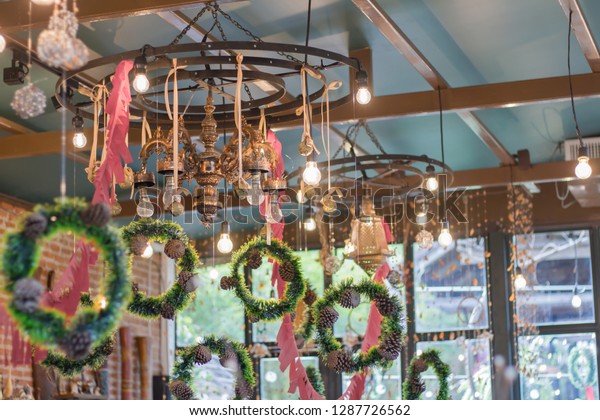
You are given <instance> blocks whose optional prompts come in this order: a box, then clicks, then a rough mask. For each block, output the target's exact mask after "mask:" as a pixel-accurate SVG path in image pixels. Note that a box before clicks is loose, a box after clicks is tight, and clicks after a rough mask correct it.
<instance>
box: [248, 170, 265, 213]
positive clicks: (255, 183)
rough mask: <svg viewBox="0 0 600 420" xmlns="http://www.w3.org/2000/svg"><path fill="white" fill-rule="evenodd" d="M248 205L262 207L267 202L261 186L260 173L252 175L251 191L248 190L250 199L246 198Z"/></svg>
mask: <svg viewBox="0 0 600 420" xmlns="http://www.w3.org/2000/svg"><path fill="white" fill-rule="evenodd" d="M246 200H248V203H249V204H250V205H251V206H260V205H261V204H262V203H263V201H265V194H264V192H263V190H262V187H261V185H260V173H256V174H252V179H251V181H250V189H249V190H248V197H246Z"/></svg>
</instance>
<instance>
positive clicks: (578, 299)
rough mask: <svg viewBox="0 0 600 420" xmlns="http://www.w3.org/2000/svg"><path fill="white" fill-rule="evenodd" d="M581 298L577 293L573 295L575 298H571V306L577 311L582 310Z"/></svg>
mask: <svg viewBox="0 0 600 420" xmlns="http://www.w3.org/2000/svg"><path fill="white" fill-rule="evenodd" d="M581 303H582V302H581V296H579V295H578V294H577V293H575V294H573V297H572V298H571V306H572V307H573V308H575V309H579V308H581Z"/></svg>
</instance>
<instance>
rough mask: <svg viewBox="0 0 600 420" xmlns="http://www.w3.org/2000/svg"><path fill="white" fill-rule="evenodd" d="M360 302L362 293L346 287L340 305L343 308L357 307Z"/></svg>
mask: <svg viewBox="0 0 600 420" xmlns="http://www.w3.org/2000/svg"><path fill="white" fill-rule="evenodd" d="M359 304H360V295H359V294H358V292H357V291H356V290H354V289H346V290H344V291H343V292H342V295H341V296H340V305H341V306H342V307H343V308H356V307H357V306H358V305H359Z"/></svg>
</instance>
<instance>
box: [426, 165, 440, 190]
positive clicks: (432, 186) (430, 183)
mask: <svg viewBox="0 0 600 420" xmlns="http://www.w3.org/2000/svg"><path fill="white" fill-rule="evenodd" d="M425 172H426V173H427V179H426V180H425V188H427V189H428V190H429V191H431V192H435V191H437V189H438V187H439V183H438V180H437V177H436V175H435V167H434V166H433V165H431V164H429V165H427V168H425Z"/></svg>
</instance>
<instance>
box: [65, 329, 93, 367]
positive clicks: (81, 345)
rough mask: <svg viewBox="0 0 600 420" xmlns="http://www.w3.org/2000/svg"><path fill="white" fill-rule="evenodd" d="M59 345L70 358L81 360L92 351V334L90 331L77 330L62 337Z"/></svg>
mask: <svg viewBox="0 0 600 420" xmlns="http://www.w3.org/2000/svg"><path fill="white" fill-rule="evenodd" d="M59 345H60V348H61V349H62V350H63V351H64V353H65V355H66V356H67V357H68V358H69V359H73V360H81V359H83V358H85V357H86V356H87V355H88V354H89V353H90V346H91V345H92V335H91V334H90V333H89V332H88V331H79V330H75V331H72V332H70V333H68V334H67V335H66V337H64V338H62V339H61V340H60V342H59Z"/></svg>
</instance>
